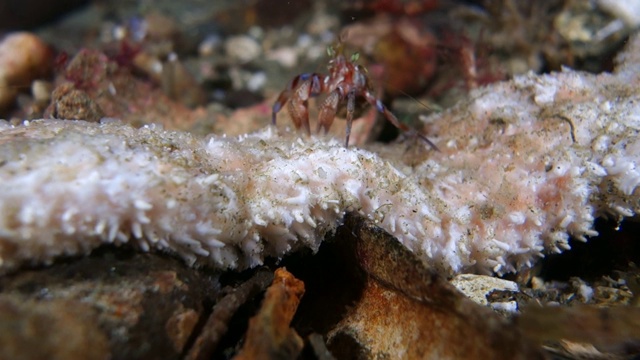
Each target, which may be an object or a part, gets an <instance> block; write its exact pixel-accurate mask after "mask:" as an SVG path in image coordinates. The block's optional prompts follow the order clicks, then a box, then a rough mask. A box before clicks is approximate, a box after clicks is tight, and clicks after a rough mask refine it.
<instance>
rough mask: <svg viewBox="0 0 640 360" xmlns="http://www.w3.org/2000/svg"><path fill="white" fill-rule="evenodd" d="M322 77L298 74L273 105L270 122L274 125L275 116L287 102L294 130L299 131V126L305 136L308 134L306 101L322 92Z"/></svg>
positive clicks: (313, 74)
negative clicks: (304, 131) (305, 133)
mask: <svg viewBox="0 0 640 360" xmlns="http://www.w3.org/2000/svg"><path fill="white" fill-rule="evenodd" d="M321 78H322V75H320V74H317V73H305V74H300V75H298V76H296V77H295V78H293V80H291V82H289V85H287V87H286V89H284V90H283V91H282V92H281V93H280V95H278V99H277V100H276V102H275V103H274V104H273V108H272V111H271V122H272V123H273V124H274V125H275V124H276V116H277V114H278V112H280V110H282V107H283V106H284V104H285V103H287V101H289V100H291V101H289V114H290V115H291V119H292V120H293V124H294V125H295V127H296V129H300V127H301V126H303V127H304V128H305V130H306V131H307V134H310V133H311V131H310V129H309V110H308V107H309V106H308V100H309V98H310V97H315V96H318V95H319V94H320V92H322V88H323V82H322V81H321Z"/></svg>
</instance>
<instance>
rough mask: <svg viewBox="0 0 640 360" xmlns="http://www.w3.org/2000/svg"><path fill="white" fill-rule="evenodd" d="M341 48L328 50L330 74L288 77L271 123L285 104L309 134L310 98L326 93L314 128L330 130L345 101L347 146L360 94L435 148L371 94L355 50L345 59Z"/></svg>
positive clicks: (393, 120)
mask: <svg viewBox="0 0 640 360" xmlns="http://www.w3.org/2000/svg"><path fill="white" fill-rule="evenodd" d="M341 50H342V49H341V46H339V47H338V51H336V50H333V49H332V48H329V50H328V52H329V55H330V56H332V59H331V60H330V61H329V75H323V74H318V73H305V74H300V75H298V76H296V77H295V78H293V80H291V82H290V83H289V85H287V87H286V88H285V89H284V90H283V91H282V92H281V93H280V95H279V96H278V99H277V100H276V102H275V103H274V104H273V110H272V117H271V120H272V122H273V124H274V125H275V123H276V116H277V114H278V112H279V111H280V110H282V107H283V106H284V105H285V104H286V103H288V104H289V109H288V110H289V114H290V115H291V119H292V121H293V124H294V125H295V127H296V129H300V128H301V127H303V128H304V130H305V131H306V133H307V135H310V134H311V129H310V126H309V98H312V97H316V96H318V95H320V94H327V97H326V98H325V99H324V101H323V102H322V104H321V105H320V112H319V114H318V127H317V131H318V132H319V131H320V130H321V129H324V132H325V133H326V132H327V131H329V128H330V127H331V124H332V123H333V119H334V118H335V116H336V112H337V111H338V106H339V105H340V104H341V103H342V102H344V101H346V104H347V131H346V132H347V134H346V139H345V142H344V145H345V147H348V146H349V136H350V135H351V123H352V122H353V114H354V111H355V106H356V99H357V98H358V97H360V98H363V99H364V100H365V101H366V102H367V103H369V104H371V105H372V106H374V107H375V108H376V110H378V112H380V113H382V114H383V115H384V116H385V118H386V119H387V120H389V121H390V122H391V123H392V124H393V125H395V126H396V127H397V128H399V129H400V130H402V131H405V132H410V133H412V134H415V135H417V136H419V137H420V138H422V139H423V140H425V141H426V142H427V143H428V144H429V145H430V146H431V147H433V148H434V149H437V147H436V146H435V145H434V144H433V143H432V142H431V141H430V140H429V139H427V138H426V137H424V136H422V135H420V134H418V133H417V132H416V131H415V130H412V129H410V128H409V127H408V126H407V125H405V124H403V123H401V122H400V121H399V120H398V118H396V117H395V115H393V113H391V111H389V109H387V107H386V106H384V104H383V103H382V101H380V100H379V99H377V98H376V97H375V96H374V95H373V93H372V92H371V90H370V87H369V78H368V76H367V72H366V70H365V68H364V67H362V66H360V65H357V64H355V63H354V62H355V61H356V60H357V59H358V54H357V53H355V54H354V55H353V56H352V57H351V59H347V58H346V57H345V56H344V55H343V54H342V51H341Z"/></svg>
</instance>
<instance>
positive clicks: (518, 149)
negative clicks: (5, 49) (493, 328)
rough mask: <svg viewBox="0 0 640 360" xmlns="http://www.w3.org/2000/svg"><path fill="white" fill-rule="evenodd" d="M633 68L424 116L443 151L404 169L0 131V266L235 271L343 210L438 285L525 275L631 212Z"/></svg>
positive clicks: (343, 153)
mask: <svg viewBox="0 0 640 360" xmlns="http://www.w3.org/2000/svg"><path fill="white" fill-rule="evenodd" d="M638 54H640V38H635V39H634V40H632V41H631V45H630V48H629V49H628V50H627V51H626V52H625V53H624V54H623V55H622V56H621V57H619V59H618V60H619V63H620V65H619V68H618V70H617V71H616V72H615V73H613V74H600V75H590V74H585V73H579V72H574V71H571V70H565V71H563V72H561V73H556V74H551V75H543V76H535V75H526V76H522V77H517V78H515V79H514V80H513V81H510V82H504V83H499V84H496V85H492V86H489V87H485V88H482V89H478V90H477V91H475V92H472V98H471V99H470V100H468V101H466V102H465V103H462V104H460V105H459V106H457V107H456V108H454V109H452V110H451V111H448V112H445V113H443V114H440V115H436V116H434V117H433V118H431V119H430V124H429V125H428V128H427V130H428V131H427V135H428V136H430V137H431V138H434V139H437V141H436V142H437V143H438V147H440V148H441V149H442V151H441V152H439V153H434V154H429V158H428V159H427V160H426V161H424V162H423V163H421V164H419V165H417V166H416V167H415V168H412V169H409V168H406V167H404V166H402V165H398V167H394V166H393V165H392V164H391V163H389V162H388V161H386V160H383V159H382V158H381V157H380V156H379V155H376V154H374V153H371V152H369V151H365V150H361V149H345V148H343V147H342V146H341V145H340V144H339V143H338V141H335V140H329V141H325V140H322V139H315V138H314V139H313V140H312V141H308V142H304V141H302V140H297V141H292V140H291V138H289V137H282V136H278V135H276V134H275V133H274V132H273V131H272V130H271V129H267V130H265V131H262V132H259V133H256V134H252V135H246V136H242V137H240V138H238V139H232V138H224V137H222V138H220V137H212V138H210V139H208V140H203V139H199V138H196V137H194V136H192V135H190V134H188V133H181V132H173V131H164V130H162V129H159V128H156V127H154V126H147V127H143V128H140V129H135V128H133V127H131V126H128V125H124V124H122V123H119V122H114V121H105V120H103V121H102V123H100V124H95V123H87V122H82V121H76V122H72V121H60V120H43V121H36V122H31V123H29V124H28V125H27V126H18V127H12V126H9V125H8V124H7V123H5V124H2V125H0V164H2V166H0V182H1V183H2V186H3V191H2V192H0V214H2V216H1V217H0V259H1V261H2V262H1V268H2V270H4V271H6V270H9V269H12V268H15V267H16V266H18V265H20V264H21V263H25V262H27V263H42V262H49V261H51V260H52V259H53V258H54V257H56V256H59V255H63V254H78V253H86V252H89V251H90V250H91V249H93V248H96V247H97V246H99V245H100V244H101V243H108V242H115V243H125V242H128V241H133V242H134V243H136V244H137V245H138V246H139V247H140V248H141V249H143V250H147V249H150V248H156V249H167V250H170V251H173V252H175V253H177V254H179V255H181V256H182V257H183V258H185V259H186V260H187V261H188V262H189V263H192V264H193V263H197V264H209V265H213V266H216V267H219V268H243V267H247V266H253V265H256V264H260V263H261V262H262V261H263V259H264V258H265V257H266V256H276V257H280V256H282V255H283V254H285V253H287V252H289V251H292V250H294V249H295V248H299V247H301V246H306V247H311V248H313V249H316V248H317V247H318V245H319V243H320V241H321V240H322V238H323V237H324V235H325V234H327V233H328V232H331V231H333V230H334V229H335V228H336V227H337V225H338V224H339V223H340V221H341V219H342V218H343V215H344V214H345V212H347V211H355V212H359V213H361V214H363V215H365V216H368V217H369V218H371V219H373V220H375V221H376V222H377V223H378V225H379V226H381V227H382V228H384V229H385V230H387V231H388V232H389V233H390V234H392V235H394V236H396V237H397V238H398V239H399V241H400V242H402V243H403V244H404V245H405V246H406V247H408V248H409V249H411V250H412V251H413V252H415V253H416V254H417V255H418V256H420V257H421V258H422V259H423V260H425V261H430V262H431V263H433V264H434V265H435V266H436V267H438V268H440V269H441V270H443V271H446V272H459V271H481V272H491V271H494V272H498V273H503V272H507V271H515V270H518V269H520V268H522V267H525V266H530V265H531V264H532V262H533V260H535V259H536V258H537V257H538V256H541V255H542V253H543V251H544V250H545V249H546V250H551V251H559V250H562V249H564V248H567V247H568V243H567V240H568V238H569V235H572V236H575V237H576V238H585V236H590V235H593V234H595V232H594V231H593V230H592V223H593V219H594V216H597V215H600V214H609V215H610V214H613V215H615V216H619V217H623V216H631V215H633V214H634V213H636V212H637V211H638V210H639V209H638V207H639V205H638V203H639V201H640V199H639V198H638V191H637V190H636V188H637V185H638V184H639V183H640V176H639V175H640V174H639V170H638V169H637V164H638V162H639V161H640V159H639V156H640V143H639V142H638V137H637V133H638V131H639V130H638V129H640V123H639V122H640V117H638V115H637V114H639V113H640V109H638V104H640V101H638V100H639V99H638V98H639V95H640V94H639V93H638V90H637V89H638V82H639V76H640V75H639V74H640V71H639V70H640V69H639V68H640V61H639V59H638ZM395 150H396V152H397V153H401V152H402V151H403V150H404V146H397V147H395ZM390 158H391V157H390ZM398 164H400V163H399V162H398ZM399 168H400V169H402V171H404V172H402V171H400V170H398V169H399Z"/></svg>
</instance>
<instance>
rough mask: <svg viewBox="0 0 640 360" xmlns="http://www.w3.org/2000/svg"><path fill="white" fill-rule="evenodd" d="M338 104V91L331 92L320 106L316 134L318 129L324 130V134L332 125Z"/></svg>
mask: <svg viewBox="0 0 640 360" xmlns="http://www.w3.org/2000/svg"><path fill="white" fill-rule="evenodd" d="M339 103H340V90H339V89H335V90H333V91H332V92H331V93H330V94H329V95H328V96H327V98H326V99H324V102H323V103H322V105H321V106H320V114H318V130H317V131H318V132H320V129H324V133H325V134H326V133H327V132H328V131H329V128H330V127H331V124H333V119H334V118H335V117H336V112H337V111H338V104H339Z"/></svg>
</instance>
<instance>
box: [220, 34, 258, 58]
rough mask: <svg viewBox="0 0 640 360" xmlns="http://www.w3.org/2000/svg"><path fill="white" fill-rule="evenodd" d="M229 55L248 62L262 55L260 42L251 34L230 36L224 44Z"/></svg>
mask: <svg viewBox="0 0 640 360" xmlns="http://www.w3.org/2000/svg"><path fill="white" fill-rule="evenodd" d="M224 45H225V46H224V47H225V51H226V52H227V55H228V56H229V57H230V58H231V59H232V60H234V61H238V62H240V63H248V62H250V61H252V60H255V59H256V58H258V56H260V53H261V52H262V50H261V49H260V44H258V42H257V41H256V40H255V39H253V38H252V37H250V36H246V35H239V36H232V37H230V38H229V39H228V40H227V42H226V43H225V44H224Z"/></svg>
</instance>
